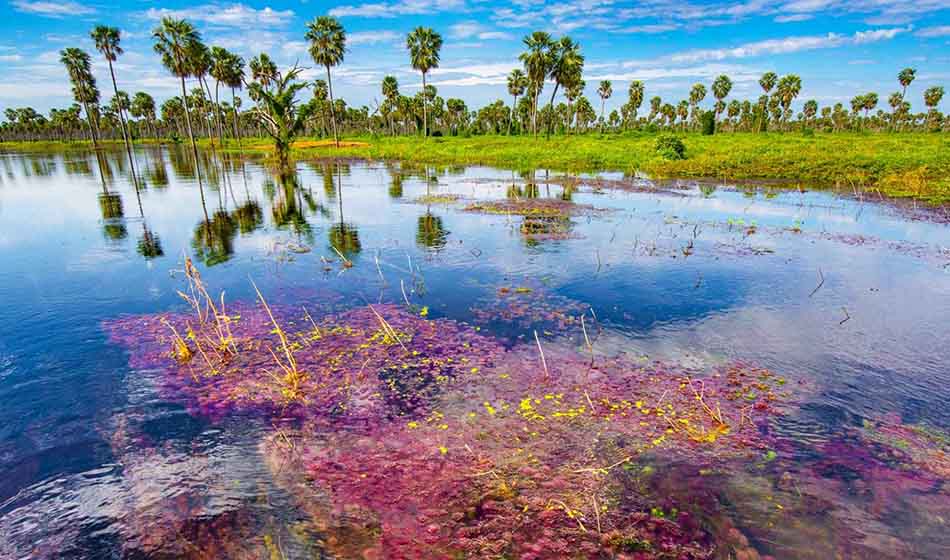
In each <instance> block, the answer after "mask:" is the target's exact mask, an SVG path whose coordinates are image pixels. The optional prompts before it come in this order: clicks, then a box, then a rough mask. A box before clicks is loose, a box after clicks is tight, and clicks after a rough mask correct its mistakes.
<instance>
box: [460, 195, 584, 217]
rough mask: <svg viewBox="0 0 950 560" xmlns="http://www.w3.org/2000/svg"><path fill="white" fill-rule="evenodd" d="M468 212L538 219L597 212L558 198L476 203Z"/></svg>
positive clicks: (467, 209)
mask: <svg viewBox="0 0 950 560" xmlns="http://www.w3.org/2000/svg"><path fill="white" fill-rule="evenodd" d="M465 211H467V212H475V213H479V214H502V215H515V216H524V217H538V218H542V217H543V218H567V217H569V216H577V215H582V214H584V215H587V214H591V213H594V212H595V209H594V207H593V206H590V205H586V204H577V203H575V202H570V201H566V200H561V199H556V198H518V199H509V200H491V201H483V202H475V203H472V204H470V205H468V206H466V207H465Z"/></svg>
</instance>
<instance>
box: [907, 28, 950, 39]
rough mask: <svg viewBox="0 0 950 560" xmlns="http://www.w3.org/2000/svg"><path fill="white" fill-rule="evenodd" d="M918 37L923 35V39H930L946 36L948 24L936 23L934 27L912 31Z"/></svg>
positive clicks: (949, 30)
mask: <svg viewBox="0 0 950 560" xmlns="http://www.w3.org/2000/svg"><path fill="white" fill-rule="evenodd" d="M914 35H916V36H918V37H923V38H925V39H932V38H934V37H948V36H950V25H937V26H934V27H924V28H923V29H920V30H918V31H917V33H914Z"/></svg>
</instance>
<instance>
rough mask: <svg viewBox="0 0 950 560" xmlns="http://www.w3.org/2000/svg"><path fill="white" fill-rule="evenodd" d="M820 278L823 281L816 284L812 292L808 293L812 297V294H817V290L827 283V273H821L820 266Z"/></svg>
mask: <svg viewBox="0 0 950 560" xmlns="http://www.w3.org/2000/svg"><path fill="white" fill-rule="evenodd" d="M818 278H819V279H820V280H821V281H820V282H818V285H817V286H815V289H814V290H812V291H811V293H810V294H808V297H811V296H813V295H815V292H817V291H818V290H819V289H821V287H822V286H824V285H825V275H824V274H822V273H821V269H820V268H819V269H818Z"/></svg>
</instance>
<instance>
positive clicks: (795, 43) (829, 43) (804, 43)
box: [670, 27, 911, 63]
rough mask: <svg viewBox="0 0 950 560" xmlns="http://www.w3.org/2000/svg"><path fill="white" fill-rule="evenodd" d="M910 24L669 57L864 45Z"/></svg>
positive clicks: (735, 55) (741, 55) (705, 58)
mask: <svg viewBox="0 0 950 560" xmlns="http://www.w3.org/2000/svg"><path fill="white" fill-rule="evenodd" d="M910 30H911V27H894V28H890V29H873V30H867V31H858V32H856V33H855V34H854V35H852V36H850V37H848V36H845V35H841V34H838V33H828V34H827V35H810V36H799V37H784V38H781V39H767V40H765V41H756V42H753V43H746V44H744V45H739V46H737V47H730V48H722V49H696V50H691V51H686V52H683V53H679V54H674V55H672V56H671V57H670V58H671V60H673V62H680V63H696V62H704V61H713V60H726V59H729V58H750V57H755V56H762V55H770V54H787V53H794V52H800V51H808V50H814V49H827V48H833V47H840V46H842V45H847V44H855V45H860V44H865V43H874V42H877V41H885V40H888V39H893V38H894V37H896V36H897V35H899V34H901V33H906V32H908V31H910Z"/></svg>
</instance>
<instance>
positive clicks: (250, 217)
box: [231, 200, 264, 234]
mask: <svg viewBox="0 0 950 560" xmlns="http://www.w3.org/2000/svg"><path fill="white" fill-rule="evenodd" d="M231 216H232V217H233V218H234V220H235V221H236V222H237V224H238V229H239V230H240V231H241V233H242V234H247V233H251V232H252V231H254V230H256V229H257V228H259V227H261V225H262V224H263V223H264V211H263V210H261V205H260V204H258V202H257V201H256V200H248V201H247V202H245V203H244V204H242V205H240V206H238V207H237V208H235V209H234V212H232V213H231Z"/></svg>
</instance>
